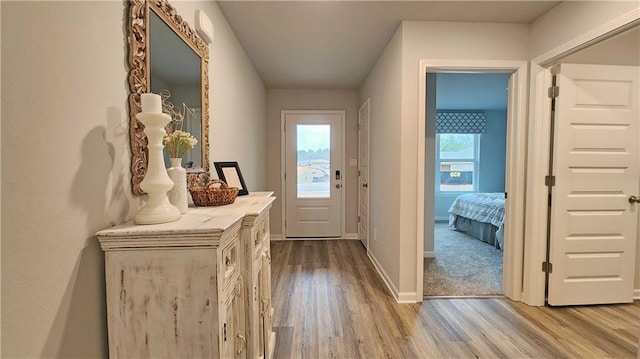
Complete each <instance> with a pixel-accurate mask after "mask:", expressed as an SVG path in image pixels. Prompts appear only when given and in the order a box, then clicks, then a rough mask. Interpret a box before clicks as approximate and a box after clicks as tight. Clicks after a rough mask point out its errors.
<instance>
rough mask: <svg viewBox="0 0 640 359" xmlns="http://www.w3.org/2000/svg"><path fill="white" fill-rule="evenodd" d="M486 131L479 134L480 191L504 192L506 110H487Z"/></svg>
mask: <svg viewBox="0 0 640 359" xmlns="http://www.w3.org/2000/svg"><path fill="white" fill-rule="evenodd" d="M486 114H487V133H483V134H481V135H480V174H479V177H480V179H479V185H480V186H479V190H480V192H504V176H505V163H506V152H507V111H487V112H486Z"/></svg>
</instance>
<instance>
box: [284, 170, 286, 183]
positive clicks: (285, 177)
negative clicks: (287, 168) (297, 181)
mask: <svg viewBox="0 0 640 359" xmlns="http://www.w3.org/2000/svg"><path fill="white" fill-rule="evenodd" d="M284 179H285V181H286V180H287V172H285V173H284Z"/></svg>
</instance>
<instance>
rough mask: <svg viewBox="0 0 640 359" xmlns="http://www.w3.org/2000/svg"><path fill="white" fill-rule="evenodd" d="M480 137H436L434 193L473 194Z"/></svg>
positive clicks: (477, 135)
mask: <svg viewBox="0 0 640 359" xmlns="http://www.w3.org/2000/svg"><path fill="white" fill-rule="evenodd" d="M479 145H480V135H479V134H470V133H441V134H437V135H436V171H435V172H436V191H437V192H475V191H477V189H478V168H479V167H478V159H479V158H478V157H479V150H478V149H479V147H480V146H479Z"/></svg>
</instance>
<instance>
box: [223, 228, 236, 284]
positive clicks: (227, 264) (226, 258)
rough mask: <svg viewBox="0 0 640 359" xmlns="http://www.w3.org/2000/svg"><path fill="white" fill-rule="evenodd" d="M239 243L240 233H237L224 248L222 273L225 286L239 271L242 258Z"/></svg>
mask: <svg viewBox="0 0 640 359" xmlns="http://www.w3.org/2000/svg"><path fill="white" fill-rule="evenodd" d="M239 243H240V242H239V240H238V235H235V237H234V238H232V240H231V241H229V243H227V245H226V246H224V247H223V248H222V263H221V274H222V286H223V288H224V286H226V285H227V283H229V282H230V280H231V279H232V277H233V276H234V274H235V273H236V272H237V271H238V265H239V259H240V257H239V256H240V252H239Z"/></svg>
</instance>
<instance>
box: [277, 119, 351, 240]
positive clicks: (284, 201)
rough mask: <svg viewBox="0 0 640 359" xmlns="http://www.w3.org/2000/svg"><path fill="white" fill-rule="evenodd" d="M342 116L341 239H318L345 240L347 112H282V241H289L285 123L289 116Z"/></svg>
mask: <svg viewBox="0 0 640 359" xmlns="http://www.w3.org/2000/svg"><path fill="white" fill-rule="evenodd" d="M289 114H291V115H340V131H342V136H341V137H342V143H341V147H342V153H340V159H341V160H342V161H341V162H342V165H341V166H340V173H342V200H341V201H340V206H342V211H341V218H340V238H318V239H322V240H331V239H343V238H345V230H346V223H345V218H346V217H345V207H346V197H347V196H346V195H345V191H346V186H345V184H346V183H347V171H346V170H345V169H346V164H345V153H346V151H345V129H346V127H345V120H346V111H345V110H281V111H280V164H281V165H280V188H282V193H281V197H282V202H281V203H282V214H281V220H282V223H281V226H282V227H280V228H282V239H283V240H287V230H286V227H285V220H286V219H287V217H286V215H287V189H286V188H287V187H286V181H285V178H284V174H285V171H286V169H287V163H286V157H285V151H286V142H287V141H286V140H287V139H286V134H285V122H286V118H287V115H289ZM303 239H304V240H313V239H314V238H303Z"/></svg>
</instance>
